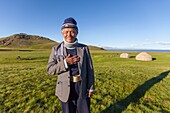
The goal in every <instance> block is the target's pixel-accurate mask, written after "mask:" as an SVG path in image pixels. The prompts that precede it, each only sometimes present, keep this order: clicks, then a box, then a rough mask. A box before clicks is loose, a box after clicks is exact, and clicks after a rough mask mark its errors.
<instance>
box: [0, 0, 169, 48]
mask: <svg viewBox="0 0 170 113" xmlns="http://www.w3.org/2000/svg"><path fill="white" fill-rule="evenodd" d="M67 17H73V18H75V19H76V21H77V23H78V27H79V34H78V39H79V42H81V43H84V44H87V45H95V46H102V47H113V48H133V49H134V48H137V49H170V0H0V37H6V36H9V35H13V34H16V33H26V34H31V35H40V36H45V37H47V38H50V39H52V40H55V41H59V42H61V41H62V40H63V37H62V35H61V25H62V23H63V21H64V19H65V18H67Z"/></svg>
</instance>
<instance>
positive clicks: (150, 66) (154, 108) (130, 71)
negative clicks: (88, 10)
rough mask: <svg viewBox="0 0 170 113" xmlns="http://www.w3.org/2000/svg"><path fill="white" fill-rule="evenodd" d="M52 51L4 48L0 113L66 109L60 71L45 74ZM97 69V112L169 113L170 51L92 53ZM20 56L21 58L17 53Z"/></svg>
mask: <svg viewBox="0 0 170 113" xmlns="http://www.w3.org/2000/svg"><path fill="white" fill-rule="evenodd" d="M50 52H51V50H45V51H38V50H36V51H5V50H3V51H0V113H6V112H11V113H28V112H32V113H62V112H61V106H60V102H59V100H58V98H57V97H56V96H55V85H56V80H57V75H55V76H51V75H48V74H47V73H46V66H47V61H48V58H49V55H50ZM91 54H92V59H93V65H94V69H95V92H94V94H93V96H92V98H91V106H90V107H91V112H92V113H100V112H102V113H121V112H123V113H169V112H170V62H169V60H170V53H149V54H150V55H152V56H153V58H154V59H156V60H153V61H150V62H145V61H137V60H135V56H136V55H137V54H138V53H136V52H132V53H130V52H129V54H130V55H131V56H132V58H129V59H122V58H119V55H120V54H121V52H114V51H113V52H109V51H99V50H95V51H94V50H93V51H91ZM18 55H19V56H20V59H17V56H18Z"/></svg>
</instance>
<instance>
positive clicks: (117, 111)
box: [101, 70, 170, 113]
mask: <svg viewBox="0 0 170 113" xmlns="http://www.w3.org/2000/svg"><path fill="white" fill-rule="evenodd" d="M169 72H170V70H169V71H165V72H162V73H161V74H160V75H158V76H156V77H153V78H151V79H149V80H147V81H146V82H145V83H144V84H142V85H140V86H138V87H137V88H136V89H135V90H134V91H133V92H132V93H131V94H130V95H129V96H127V97H126V98H125V99H123V100H120V101H118V102H116V103H115V104H113V105H111V106H110V107H109V108H106V109H105V110H104V111H102V112H101V113H121V112H122V111H123V110H125V109H126V108H127V107H128V105H129V104H130V103H131V102H133V103H137V102H138V101H139V99H140V98H142V97H143V96H144V95H145V93H146V91H148V90H149V89H150V88H151V87H152V86H153V85H154V84H156V83H158V82H160V81H161V80H163V78H165V77H166V76H167V75H168V73H169Z"/></svg>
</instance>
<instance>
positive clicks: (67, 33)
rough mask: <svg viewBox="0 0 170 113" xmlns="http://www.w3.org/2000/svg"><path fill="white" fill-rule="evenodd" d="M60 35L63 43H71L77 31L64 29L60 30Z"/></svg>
mask: <svg viewBox="0 0 170 113" xmlns="http://www.w3.org/2000/svg"><path fill="white" fill-rule="evenodd" d="M62 35H63V37H64V39H65V41H67V42H69V43H73V42H74V41H75V40H76V36H77V30H76V29H74V28H64V29H63V30H62Z"/></svg>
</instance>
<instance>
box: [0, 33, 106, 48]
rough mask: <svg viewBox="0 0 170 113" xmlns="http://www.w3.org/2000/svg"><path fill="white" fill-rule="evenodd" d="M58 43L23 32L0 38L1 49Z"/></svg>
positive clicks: (37, 46) (49, 45) (35, 46)
mask: <svg viewBox="0 0 170 113" xmlns="http://www.w3.org/2000/svg"><path fill="white" fill-rule="evenodd" d="M56 44H58V42H55V41H53V40H51V39H49V38H46V37H42V36H37V35H28V34H25V33H20V34H14V35H11V36H7V37H4V38H0V48H1V49H2V48H3V49H6V48H8V49H51V48H52V47H53V46H54V45H56ZM89 48H90V49H91V50H103V48H99V47H96V46H89Z"/></svg>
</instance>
